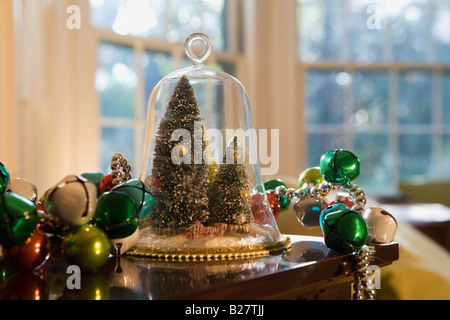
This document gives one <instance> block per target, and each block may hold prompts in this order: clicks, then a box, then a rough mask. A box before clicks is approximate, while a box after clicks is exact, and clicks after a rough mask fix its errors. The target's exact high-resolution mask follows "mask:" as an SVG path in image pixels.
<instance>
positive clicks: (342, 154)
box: [320, 149, 359, 185]
mask: <svg viewBox="0 0 450 320" xmlns="http://www.w3.org/2000/svg"><path fill="white" fill-rule="evenodd" d="M320 173H321V175H322V178H323V179H324V180H325V181H328V182H331V183H339V184H343V185H345V184H348V183H349V182H350V181H353V180H355V179H356V178H357V177H358V176H359V159H358V157H357V156H356V155H355V154H354V153H352V152H350V151H348V150H344V149H337V150H332V151H329V152H327V153H325V154H324V155H322V157H321V158H320Z"/></svg>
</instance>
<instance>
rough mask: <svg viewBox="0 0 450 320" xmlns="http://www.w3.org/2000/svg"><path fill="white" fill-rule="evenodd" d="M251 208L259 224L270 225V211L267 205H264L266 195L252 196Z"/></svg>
mask: <svg viewBox="0 0 450 320" xmlns="http://www.w3.org/2000/svg"><path fill="white" fill-rule="evenodd" d="M250 206H251V210H252V215H253V220H254V221H255V222H256V223H257V224H267V223H269V218H268V217H269V214H270V209H269V206H268V205H267V204H265V203H264V195H263V194H262V193H259V192H258V193H255V194H252V196H251V198H250Z"/></svg>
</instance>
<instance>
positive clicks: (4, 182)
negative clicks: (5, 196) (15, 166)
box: [0, 162, 11, 192]
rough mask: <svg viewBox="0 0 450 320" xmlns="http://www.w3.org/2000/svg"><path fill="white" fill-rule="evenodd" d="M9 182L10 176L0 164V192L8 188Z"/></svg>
mask: <svg viewBox="0 0 450 320" xmlns="http://www.w3.org/2000/svg"><path fill="white" fill-rule="evenodd" d="M10 180H11V176H10V175H9V172H8V170H7V169H6V167H5V165H4V164H3V163H1V162H0V192H5V191H6V187H7V186H8V183H9V181H10Z"/></svg>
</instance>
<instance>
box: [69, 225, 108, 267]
mask: <svg viewBox="0 0 450 320" xmlns="http://www.w3.org/2000/svg"><path fill="white" fill-rule="evenodd" d="M62 249H63V252H64V256H65V258H66V261H67V262H68V263H70V264H75V265H77V266H79V267H80V268H81V269H82V270H86V271H95V270H98V269H99V268H100V267H102V266H103V265H104V264H105V263H106V261H107V260H108V256H109V252H110V244H109V239H108V236H107V235H106V233H105V232H103V230H102V229H100V228H97V227H95V226H91V225H83V226H74V227H71V228H70V229H69V231H68V232H67V233H66V236H65V237H64V240H63V242H62Z"/></svg>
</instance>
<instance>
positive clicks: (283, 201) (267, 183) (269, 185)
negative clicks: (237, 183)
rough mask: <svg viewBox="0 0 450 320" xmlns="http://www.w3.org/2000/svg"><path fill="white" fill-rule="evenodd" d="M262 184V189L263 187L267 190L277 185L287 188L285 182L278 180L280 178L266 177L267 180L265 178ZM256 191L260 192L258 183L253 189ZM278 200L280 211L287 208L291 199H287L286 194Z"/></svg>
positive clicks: (273, 188)
mask: <svg viewBox="0 0 450 320" xmlns="http://www.w3.org/2000/svg"><path fill="white" fill-rule="evenodd" d="M263 185H264V189H265V190H266V191H269V190H275V189H276V188H277V187H279V186H283V187H285V188H286V189H287V186H286V184H285V183H284V182H283V181H282V180H280V179H268V180H266V181H264V182H263ZM256 192H262V190H261V186H260V185H257V186H256V187H255V188H254V189H253V193H256ZM279 202H280V208H281V211H283V210H285V209H287V208H288V207H289V205H290V204H291V200H289V199H288V198H287V196H283V197H281V198H280V199H279Z"/></svg>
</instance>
